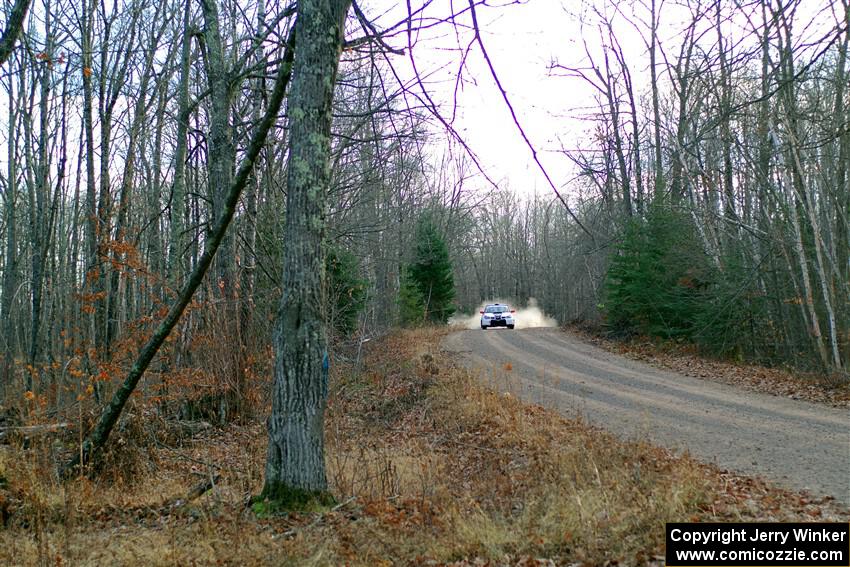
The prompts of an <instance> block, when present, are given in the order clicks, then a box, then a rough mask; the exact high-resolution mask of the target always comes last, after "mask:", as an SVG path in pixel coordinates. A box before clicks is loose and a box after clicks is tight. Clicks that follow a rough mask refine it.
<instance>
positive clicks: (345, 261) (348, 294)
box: [325, 247, 366, 337]
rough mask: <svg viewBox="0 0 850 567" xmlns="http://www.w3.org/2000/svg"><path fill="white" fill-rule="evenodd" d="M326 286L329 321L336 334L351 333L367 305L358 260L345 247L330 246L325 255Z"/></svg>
mask: <svg viewBox="0 0 850 567" xmlns="http://www.w3.org/2000/svg"><path fill="white" fill-rule="evenodd" d="M325 274H326V277H327V279H326V285H327V286H328V297H327V301H328V307H329V313H328V323H329V326H330V328H331V329H332V330H333V332H334V333H335V334H336V335H337V336H339V337H347V336H349V335H351V334H352V333H353V332H354V330H355V328H356V327H357V316H358V315H360V312H361V311H363V307H364V306H365V305H366V281H365V280H363V279H362V278H361V277H360V262H359V261H358V260H357V257H356V256H355V255H354V254H352V253H351V252H349V251H348V250H346V249H344V248H336V247H332V248H330V249H329V250H328V253H327V256H326V257H325Z"/></svg>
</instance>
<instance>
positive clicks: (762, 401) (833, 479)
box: [443, 329, 850, 504]
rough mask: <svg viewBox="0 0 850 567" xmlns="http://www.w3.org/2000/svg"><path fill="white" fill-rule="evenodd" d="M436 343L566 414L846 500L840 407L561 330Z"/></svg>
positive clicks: (497, 382) (848, 478) (463, 334)
mask: <svg viewBox="0 0 850 567" xmlns="http://www.w3.org/2000/svg"><path fill="white" fill-rule="evenodd" d="M443 346H444V348H446V350H448V351H453V352H456V353H459V354H460V356H461V360H462V361H463V362H464V363H465V364H467V365H468V366H470V367H475V368H478V369H480V370H481V371H482V373H483V376H484V377H485V378H486V379H487V380H489V381H491V382H492V383H493V384H494V386H495V387H496V388H499V389H504V390H509V391H512V392H514V393H516V394H518V395H520V396H521V397H522V398H524V399H526V400H528V401H531V402H535V403H541V404H543V405H545V406H548V407H552V408H555V409H557V410H558V411H560V412H561V413H562V414H564V415H566V416H568V417H572V416H575V415H580V416H582V417H584V418H585V419H586V420H587V421H589V422H590V423H593V424H594V425H598V426H601V427H604V428H606V429H608V430H609V431H612V432H614V433H616V434H618V435H620V436H621V437H624V438H630V439H648V440H649V441H651V442H653V443H655V444H658V445H663V446H666V447H670V448H673V449H677V450H685V449H687V450H689V451H690V453H691V454H692V455H694V456H696V457H698V458H700V459H701V460H703V461H706V462H712V463H715V464H716V465H718V466H720V467H722V468H726V469H729V470H733V471H736V472H741V473H747V474H760V475H763V476H764V477H766V478H768V479H772V480H774V481H776V482H777V484H779V485H783V486H787V487H789V488H798V489H808V490H810V491H812V493H814V494H820V495H829V496H833V497H835V498H836V499H837V500H838V501H840V502H842V503H844V504H850V413H848V412H847V411H846V410H840V409H835V408H830V407H827V406H821V405H816V404H811V403H808V402H803V401H799V400H791V399H787V398H781V397H776V396H768V395H764V394H757V393H753V392H747V391H744V390H741V389H738V388H735V387H732V386H727V385H724V384H718V383H715V382H708V381H703V380H699V379H696V378H689V377H687V376H682V375H679V374H675V373H672V372H668V371H665V370H660V369H657V368H653V367H651V366H648V365H646V364H641V363H640V362H637V361H633V360H629V359H626V358H623V357H620V356H617V355H615V354H612V353H609V352H606V351H604V350H601V349H599V348H597V347H595V346H593V345H589V344H587V343H584V342H582V341H581V340H580V339H579V338H577V337H575V336H574V335H571V334H569V333H565V332H563V331H560V330H558V329H525V330H513V331H512V330H507V329H493V330H488V331H481V330H474V331H472V330H466V331H457V332H455V333H452V334H451V335H449V336H448V337H446V339H445V341H444V345H443ZM508 363H510V366H509V368H510V370H506V365H507V364H508Z"/></svg>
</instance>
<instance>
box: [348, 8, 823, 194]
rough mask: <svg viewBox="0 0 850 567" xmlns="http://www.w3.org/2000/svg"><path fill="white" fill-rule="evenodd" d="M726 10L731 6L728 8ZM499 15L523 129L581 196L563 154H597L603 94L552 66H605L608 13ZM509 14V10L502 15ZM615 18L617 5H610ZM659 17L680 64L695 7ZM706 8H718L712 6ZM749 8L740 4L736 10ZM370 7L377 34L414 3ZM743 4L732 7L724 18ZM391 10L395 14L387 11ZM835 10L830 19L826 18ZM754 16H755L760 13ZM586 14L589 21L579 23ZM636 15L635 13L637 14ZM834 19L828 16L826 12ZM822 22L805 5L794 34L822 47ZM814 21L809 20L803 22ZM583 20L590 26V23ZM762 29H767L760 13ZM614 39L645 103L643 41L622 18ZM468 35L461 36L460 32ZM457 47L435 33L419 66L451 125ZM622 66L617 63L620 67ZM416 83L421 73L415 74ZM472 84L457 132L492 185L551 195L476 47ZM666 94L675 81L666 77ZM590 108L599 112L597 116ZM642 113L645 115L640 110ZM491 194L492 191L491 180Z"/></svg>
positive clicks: (492, 47) (502, 63)
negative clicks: (601, 17)
mask: <svg viewBox="0 0 850 567" xmlns="http://www.w3.org/2000/svg"><path fill="white" fill-rule="evenodd" d="M720 1H721V2H722V1H723V0H720ZM411 4H412V6H413V8H414V10H415V9H416V8H417V7H418V6H421V4H422V0H411ZM492 4H495V5H494V6H492V7H491V6H487V7H479V8H478V9H477V14H478V20H479V25H480V28H481V30H482V37H483V40H484V44H485V47H486V48H487V50H488V52H489V54H490V58H491V60H492V62H493V65H494V67H495V69H496V72H497V74H498V75H499V79H500V80H501V82H502V85H503V86H504V87H505V90H506V91H507V93H508V97H509V98H510V100H511V102H512V104H513V106H514V109H515V110H516V113H517V116H518V117H519V120H520V123H521V124H522V126H523V128H524V129H525V131H526V134H527V135H528V136H529V138H530V139H531V141H532V142H533V143H534V144H535V146H536V147H537V149H538V152H539V155H540V158H541V160H542V161H543V163H544V165H545V166H546V168H547V170H548V171H549V173H550V175H551V177H552V178H553V181H554V182H555V184H556V186H558V187H559V189H560V188H562V187H565V188H566V189H565V191H564V192H565V193H566V194H571V193H573V189H575V186H574V184H571V183H570V179H571V178H573V177H574V174H575V172H574V169H573V168H572V166H571V165H570V162H569V160H568V159H567V158H566V157H565V156H563V155H561V154H560V153H559V151H558V150H559V148H561V147H562V146H563V147H566V148H571V149H574V148H588V147H592V146H591V143H590V142H588V131H589V130H590V129H591V128H592V125H591V124H590V123H589V122H587V121H583V120H582V118H581V116H582V114H584V113H585V111H586V110H587V107H595V106H596V102H595V101H594V98H593V97H594V91H593V89H592V88H591V87H590V86H589V85H588V84H586V83H585V82H584V81H583V80H582V79H580V78H576V77H563V76H562V77H555V76H552V73H550V70H549V66H550V63H551V62H553V61H557V62H559V63H561V64H564V65H570V66H582V65H586V64H587V57H586V55H585V47H584V43H585V42H586V43H587V44H588V46H589V49H590V50H591V52H592V53H594V56H595V58H597V60H598V61H600V62H601V61H602V59H601V56H600V55H599V54H600V53H601V47H600V46H601V41H602V40H601V38H600V34H599V31H598V28H597V27H596V23H595V22H596V21H598V20H597V19H596V18H595V17H594V16H593V15H592V14H589V13H588V10H589V8H588V6H589V5H591V4H592V5H595V6H604V5H605V4H606V2H603V1H602V0H599V1H596V0H590V1H583V0H563V1H561V0H521V2H519V3H511V2H510V0H502V1H501V2H498V1H497V2H492ZM500 4H501V5H500ZM607 4H609V7H608V8H607V9H608V10H609V12H610V11H613V8H611V7H610V4H612V3H611V2H608V3H607ZM646 4H647V7H643V6H641V4H640V3H639V2H625V1H623V2H620V3H619V7H620V9H622V10H623V11H624V12H625V13H626V14H627V15H628V17H629V18H633V17H634V12H636V13H637V14H638V15H639V16H640V17H642V18H644V20H645V24H641V25H640V27H641V28H642V29H644V30H645V29H647V25H648V19H649V10H648V4H649V2H648V0H647V2H646ZM657 4H658V6H659V7H660V8H659V14H660V27H659V36H660V42H661V45H662V47H663V48H664V49H665V51H666V52H667V53H668V55H669V56H670V57H671V58H675V56H676V54H677V51H678V45H679V41H678V36H679V34H680V31H681V30H682V29H683V28H684V27H685V26H686V25H687V22H689V21H690V19H691V14H690V10H689V8H687V7H682V6H677V5H676V4H675V3H674V1H673V0H667V1H666V2H665V1H664V0H657ZM705 4H706V5H707V6H711V5H712V4H711V3H709V2H705ZM735 4H739V5H740V4H741V2H735ZM361 5H362V6H363V8H364V11H365V12H366V13H367V15H369V16H376V15H379V14H381V13H382V12H384V11H387V10H389V11H388V12H387V13H386V14H385V15H384V16H383V17H381V18H379V19H378V28H379V29H383V28H384V27H386V26H388V25H390V24H391V23H394V22H396V21H398V20H400V19H401V18H402V17H403V16H404V15H406V13H407V8H406V5H405V3H398V2H392V1H390V0H368V1H366V0H364V1H363V2H362V3H361ZM450 5H453V6H454V10H455V12H457V11H459V10H460V9H461V8H464V7H466V6H467V0H434V2H433V4H432V5H430V6H429V7H428V8H427V10H426V14H429V15H430V16H431V17H434V18H437V17H445V15H446V14H449V13H450V10H451V6H450ZM733 5H734V4H733V3H731V2H724V3H723V4H722V6H724V10H728V9H729V8H731V7H732V6H733ZM387 6H389V8H387ZM825 8H826V10H825ZM752 9H753V8H749V9H748V10H752ZM583 10H584V13H583V14H582V13H580V12H582V11H583ZM632 10H634V12H632ZM822 10H825V11H824V12H821V11H822ZM818 12H820V14H821V15H820V22H821V24H824V21H825V22H826V23H825V25H826V26H830V27H831V26H833V25H835V20H834V16H832V15H831V14H830V13H829V7H828V6H825V5H824V3H823V0H802V2H801V6H800V16H799V17H798V23H797V24H796V25H795V33H797V34H798V40H803V41H805V40H806V39H813V38H815V37H819V35H818V34H820V33H824V29H825V28H824V25H820V26H812V27H809V26H808V23H809V22H810V21H811V20H812V19H813V18H814V14H816V13H818ZM710 13H711V16H712V18H709V19H706V20H705V22H704V23H703V24H702V27H710V26H712V25H713V21H712V20H713V10H711V12H710ZM742 14H743V12H741V13H740V14H739V15H738V16H737V17H736V18H734V19H733V21H731V22H727V23H726V24H724V26H723V27H724V34H725V35H726V36H727V37H732V38H740V37H741V36H742V35H743V34H744V32H745V31H747V30H748V28H749V26H750V24H749V23H748V22H747V19H746V18H745V17H744V16H743V15H742ZM804 15H805V17H804ZM582 20H584V23H582ZM755 20H756V22H757V23H758V22H759V21H760V13H759V12H756V16H755ZM459 21H460V22H461V23H462V24H466V25H469V24H470V18H469V16H468V15H466V14H465V15H463V16H462V17H461V18H460V19H459ZM614 21H615V28H614V29H615V33H616V36H617V38H618V41H619V43H620V45H621V46H622V48H623V51H624V53H625V56H626V59H627V62H628V64H629V67H630V69H631V73H632V79H633V82H634V85H635V90H636V95H637V96H638V97H640V96H641V95H642V94H643V93H644V92H645V90H646V88H647V87H648V85H649V81H650V73H649V55H648V51H647V48H646V47H645V44H644V42H643V40H642V39H641V37H640V35H638V33H637V32H635V30H634V28H633V26H632V25H631V24H630V23H629V21H627V20H626V18H625V17H624V16H623V15H617V16H616V17H615V20H614ZM461 33H462V32H461ZM470 39H471V34H469V33H466V34H463V33H462V38H461V42H463V45H464V46H465V45H466V42H468V41H469V40H470ZM715 41H716V33H714V32H709V33H708V34H707V35H706V36H705V38H704V40H703V43H704V44H705V47H706V49H708V48H709V46H710V45H711V44H713V43H714V42H715ZM390 43H391V44H392V45H393V46H395V47H404V46H405V44H406V38H405V37H404V36H403V35H402V36H398V37H395V38H393V39H392V40H391V41H390ZM457 45H458V43H457V38H456V35H455V31H454V29H453V28H452V27H451V26H450V25H447V24H446V25H443V26H439V27H438V28H435V30H433V31H429V32H425V33H423V34H421V36H420V40H419V42H418V43H417V45H416V47H415V49H414V55H415V57H416V61H417V66H418V67H419V70H420V73H421V74H423V75H426V74H429V73H431V72H433V71H434V70H435V69H439V71H438V72H437V73H436V74H435V76H434V78H433V82H432V83H431V84H430V85H429V86H430V92H431V94H432V96H433V97H434V99H435V101H436V102H438V104H442V105H443V111H444V112H443V114H444V115H445V116H450V113H451V109H452V106H453V104H452V90H453V88H454V80H455V77H456V74H457V71H458V62H459V60H460V53H459V52H458V51H453V50H452V49H454V48H456V47H457ZM392 61H393V62H394V64H395V65H396V66H397V69H400V70H402V71H404V70H406V71H407V72H408V73H411V71H410V66H409V64H408V63H406V62H405V58H404V57H399V56H393V58H392ZM612 63H613V62H612ZM658 64H659V66H658V70H659V73H661V72H662V68H663V59H662V56H661V54H660V53H659V54H658ZM411 75H412V73H411ZM464 78H465V79H466V83H465V84H464V87H463V90H462V92H460V93H459V95H458V118H457V120H456V121H455V123H454V126H455V128H456V129H457V130H458V131H459V132H461V133H462V134H463V136H464V139H465V140H466V142H467V143H468V144H469V146H470V147H471V148H472V149H473V151H475V152H476V154H477V155H478V156H479V158H480V161H481V163H482V165H483V166H484V167H485V169H486V170H487V172H488V174H489V175H490V177H491V178H493V179H494V180H496V181H502V180H506V186H507V187H510V188H511V189H513V190H514V191H517V192H519V193H521V194H528V193H531V192H534V191H535V190H536V191H537V192H538V193H542V194H552V192H551V189H550V188H549V186H548V184H547V183H546V181H545V179H544V177H543V175H542V174H541V173H540V172H539V170H538V169H537V167H536V165H534V163H533V161H532V158H531V152H530V150H529V149H528V147H527V146H526V144H525V143H524V142H523V140H522V139H521V137H520V135H519V132H518V131H517V129H516V126H515V125H514V124H513V121H512V119H511V117H510V114H509V111H508V108H507V107H506V105H505V103H504V101H503V99H502V97H501V94H500V93H499V91H498V89H497V87H496V85H495V84H494V81H493V79H492V77H491V75H490V72H489V70H488V69H487V67H486V65H485V63H484V60H483V57H482V56H481V53H480V50H479V49H478V47H477V46H473V48H472V50H471V54H470V57H469V59H468V60H467V69H466V71H465V72H464ZM659 82H660V83H661V84H662V90H664V88H665V86H664V85H666V84H668V82H669V81H668V79H667V76H666V75H662V76H660V77H659ZM595 111H596V110H595V108H591V109H590V112H595ZM639 112H640V110H639ZM480 183H481V185H482V186H485V185H486V184H485V182H484V181H483V180H482V181H481V182H480Z"/></svg>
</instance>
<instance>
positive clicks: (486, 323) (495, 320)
mask: <svg viewBox="0 0 850 567" xmlns="http://www.w3.org/2000/svg"><path fill="white" fill-rule="evenodd" d="M514 313H516V311H514V310H513V309H511V308H510V307H509V306H508V305H505V304H503V303H491V304H489V305H486V306H485V307H484V310H483V311H481V328H482V329H484V330H485V331H486V330H487V329H489V328H491V327H507V328H508V329H513V328H514V325H515V324H516V321H515V320H514Z"/></svg>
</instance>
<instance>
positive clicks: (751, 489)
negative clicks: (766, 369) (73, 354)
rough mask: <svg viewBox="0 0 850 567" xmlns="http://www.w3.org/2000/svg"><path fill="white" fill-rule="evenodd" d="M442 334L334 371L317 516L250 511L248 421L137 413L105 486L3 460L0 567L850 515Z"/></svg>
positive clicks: (372, 350)
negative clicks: (474, 368)
mask: <svg viewBox="0 0 850 567" xmlns="http://www.w3.org/2000/svg"><path fill="white" fill-rule="evenodd" d="M445 334H446V332H445V331H442V330H434V329H421V330H413V331H402V332H397V333H394V334H392V335H390V336H388V337H385V338H383V339H381V340H377V341H373V342H372V343H370V346H369V348H368V349H367V352H366V353H365V359H364V361H363V365H362V368H361V369H360V370H358V369H355V368H353V367H352V365H351V364H350V363H337V364H336V365H335V367H334V375H333V379H332V385H331V399H330V404H329V408H328V415H327V422H326V438H327V441H326V451H327V466H328V479H329V482H330V485H331V488H332V490H333V492H334V494H335V495H336V498H337V502H338V504H336V505H334V506H331V507H327V508H324V509H315V510H312V511H309V512H300V513H291V514H289V515H284V516H274V517H267V518H257V517H256V516H255V515H254V513H253V512H252V511H251V508H250V507H249V506H248V502H249V499H250V497H251V496H252V495H254V494H257V493H258V492H259V491H260V489H261V486H262V479H263V469H264V464H265V447H266V432H265V427H264V425H263V423H262V420H261V419H259V418H258V419H256V420H254V421H249V422H248V423H245V424H242V425H231V426H228V427H226V428H223V429H217V428H199V430H198V431H197V432H196V433H194V434H191V435H188V436H186V435H182V436H181V435H178V434H176V433H174V431H176V430H177V429H179V428H175V427H173V424H171V425H169V424H168V423H166V422H164V421H163V420H160V419H157V418H155V417H152V416H151V415H150V412H146V411H145V410H144V408H138V407H136V408H132V411H131V412H130V414H129V415H130V417H129V419H128V421H127V422H126V424H125V426H124V427H123V428H122V429H121V430H120V431H119V434H118V435H117V436H116V438H115V439H114V440H113V443H112V449H111V451H110V454H109V462H108V463H107V466H106V467H105V472H104V473H102V474H101V475H100V476H99V477H96V478H95V479H92V480H86V479H80V480H75V481H72V482H68V483H66V484H64V485H63V484H59V483H58V482H57V481H55V480H54V477H53V475H52V471H53V467H54V464H55V463H54V460H55V458H54V452H55V451H56V450H57V447H56V446H57V445H58V443H59V442H58V441H57V440H54V441H49V440H47V436H44V437H39V438H38V439H35V440H33V441H32V442H31V443H29V446H28V448H26V449H25V448H23V447H22V446H21V445H19V444H18V445H15V444H12V445H0V520H2V526H0V564H3V565H47V564H50V565H289V564H291V565H338V564H349V565H381V564H385V565H390V564H414V565H421V564H426V565H427V564H454V565H553V564H556V565H559V564H603V563H606V562H609V563H620V564H639V565H660V564H661V563H662V559H663V553H664V545H663V544H664V523H665V522H667V521H703V522H706V521H749V520H759V521H792V520H798V521H802V520H842V521H847V520H850V511H848V510H847V509H846V508H842V507H840V506H839V505H837V504H835V503H834V502H833V501H831V500H829V499H818V498H814V497H812V496H811V495H809V494H806V493H801V492H794V491H789V490H783V489H779V488H776V487H775V486H773V485H770V484H768V483H766V482H765V481H763V480H761V479H759V478H754V477H747V476H741V475H737V474H733V473H730V472H728V471H723V470H720V469H718V468H717V467H714V466H711V465H706V464H703V463H701V462H699V461H697V460H695V459H693V458H690V457H688V456H686V455H685V456H682V455H674V454H673V453H672V452H670V451H668V450H665V449H661V448H658V447H656V446H652V445H650V444H648V443H646V442H642V441H640V440H637V441H633V442H623V441H621V440H619V439H617V438H615V437H614V436H612V435H611V434H609V433H606V432H604V431H602V430H600V429H597V428H595V427H592V426H590V425H588V424H587V423H586V422H583V421H582V420H571V419H565V418H564V417H562V416H561V415H559V414H557V413H555V412H553V411H550V410H547V409H544V408H543V407H541V406H538V405H532V404H527V403H523V402H522V401H520V400H519V399H518V398H517V397H516V396H515V395H513V394H510V393H505V392H503V391H501V390H499V391H496V390H492V389H489V388H486V387H484V386H482V385H481V382H480V381H479V380H478V378H477V377H476V376H475V375H474V374H473V373H471V372H470V371H468V370H466V369H465V368H464V367H462V366H461V365H460V364H459V363H458V362H457V359H456V357H455V356H454V355H451V354H449V353H447V352H445V351H443V350H442V348H441V346H440V345H441V341H442V340H443V339H444V337H445ZM500 371H501V372H504V373H507V374H508V375H510V373H511V372H512V368H510V367H509V366H508V365H505V366H502V367H501V370H500ZM146 416H147V417H146ZM185 430H186V428H183V431H185ZM208 486H211V489H210V490H204V489H205V488H207V487H208ZM198 487H200V488H198ZM199 493H202V494H201V495H200V496H198V494H199Z"/></svg>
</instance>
